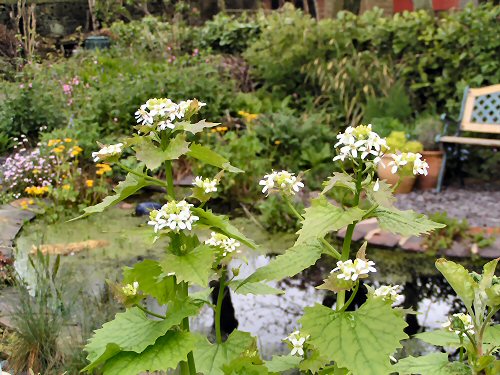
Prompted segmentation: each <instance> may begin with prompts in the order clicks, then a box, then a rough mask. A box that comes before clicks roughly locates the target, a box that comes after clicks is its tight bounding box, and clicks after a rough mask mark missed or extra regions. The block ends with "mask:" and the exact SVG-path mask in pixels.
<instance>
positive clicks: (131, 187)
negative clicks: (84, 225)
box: [69, 170, 150, 221]
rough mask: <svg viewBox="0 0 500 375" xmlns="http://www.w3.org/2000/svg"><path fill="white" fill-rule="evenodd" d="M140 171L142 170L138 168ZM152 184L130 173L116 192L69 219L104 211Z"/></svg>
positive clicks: (116, 188)
mask: <svg viewBox="0 0 500 375" xmlns="http://www.w3.org/2000/svg"><path fill="white" fill-rule="evenodd" d="M138 172H140V170H138ZM148 185H150V184H149V183H148V182H147V181H146V180H145V179H144V178H142V177H139V176H137V175H135V174H132V173H129V174H127V177H125V180H123V181H121V182H120V183H119V184H118V185H117V186H116V187H115V188H114V189H113V190H114V192H115V193H116V194H114V195H109V196H107V197H106V198H104V199H103V200H102V202H101V203H98V204H96V205H94V206H90V207H86V208H84V209H83V212H84V214H83V215H80V216H78V217H76V218H74V219H71V220H69V221H74V220H78V219H81V218H84V217H86V216H89V215H91V214H95V213H99V212H103V211H104V210H105V209H106V208H108V207H111V206H114V205H116V204H118V203H120V202H121V201H123V200H124V199H126V198H128V197H130V196H131V195H133V194H135V193H137V192H138V191H139V190H141V189H142V188H143V187H145V186H148Z"/></svg>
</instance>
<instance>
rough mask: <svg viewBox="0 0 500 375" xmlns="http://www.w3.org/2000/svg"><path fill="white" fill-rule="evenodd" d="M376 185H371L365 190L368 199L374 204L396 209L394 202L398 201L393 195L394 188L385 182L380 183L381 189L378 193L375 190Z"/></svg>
mask: <svg viewBox="0 0 500 375" xmlns="http://www.w3.org/2000/svg"><path fill="white" fill-rule="evenodd" d="M373 185H374V183H371V184H370V185H369V186H368V188H367V189H366V190H365V191H366V195H367V196H368V199H369V200H370V201H372V203H375V204H378V205H379V206H382V207H387V208H392V207H394V202H395V201H396V197H394V194H393V193H392V186H391V185H389V184H388V183H387V182H385V181H379V182H378V185H379V188H378V190H377V191H374V190H373Z"/></svg>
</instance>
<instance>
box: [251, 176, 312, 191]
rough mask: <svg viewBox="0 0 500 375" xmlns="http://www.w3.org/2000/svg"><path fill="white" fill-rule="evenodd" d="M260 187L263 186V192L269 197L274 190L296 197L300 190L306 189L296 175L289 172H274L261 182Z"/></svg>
mask: <svg viewBox="0 0 500 375" xmlns="http://www.w3.org/2000/svg"><path fill="white" fill-rule="evenodd" d="M259 185H261V186H263V188H262V192H263V193H264V194H266V193H267V195H269V193H271V192H272V191H273V190H277V191H280V192H282V193H284V194H288V195H295V193H297V192H299V190H300V189H301V188H303V187H304V184H303V183H302V182H301V181H300V179H299V178H298V177H297V176H295V174H294V173H290V172H287V171H281V172H275V171H272V172H271V173H270V174H266V175H265V176H264V178H263V179H262V180H260V181H259Z"/></svg>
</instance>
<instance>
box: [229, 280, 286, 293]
mask: <svg viewBox="0 0 500 375" xmlns="http://www.w3.org/2000/svg"><path fill="white" fill-rule="evenodd" d="M229 287H230V288H231V289H232V290H233V292H235V293H237V294H243V295H246V294H254V295H261V294H284V293H285V292H283V291H282V290H280V289H276V288H273V287H272V286H270V285H267V284H265V283H259V282H256V283H247V282H245V280H233V281H231V282H230V283H229Z"/></svg>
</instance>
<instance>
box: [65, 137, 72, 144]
mask: <svg viewBox="0 0 500 375" xmlns="http://www.w3.org/2000/svg"><path fill="white" fill-rule="evenodd" d="M72 141H73V140H72V139H71V138H64V142H66V143H70V142H72Z"/></svg>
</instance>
